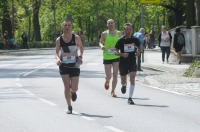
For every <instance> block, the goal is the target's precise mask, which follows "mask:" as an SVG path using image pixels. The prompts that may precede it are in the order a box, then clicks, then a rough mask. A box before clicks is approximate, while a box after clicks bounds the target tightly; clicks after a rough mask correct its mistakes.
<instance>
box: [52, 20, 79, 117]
mask: <svg viewBox="0 0 200 132" xmlns="http://www.w3.org/2000/svg"><path fill="white" fill-rule="evenodd" d="M61 28H62V31H63V34H62V35H61V36H60V37H58V38H57V39H56V55H55V57H56V63H57V65H58V66H59V72H60V75H61V77H62V80H63V84H64V94H65V99H66V101H67V104H68V110H67V114H72V105H71V100H72V101H76V99H77V94H76V92H77V90H78V84H79V75H80V65H81V64H82V63H83V61H82V56H83V45H82V42H81V38H80V37H79V36H78V35H77V34H74V33H72V22H71V21H70V20H66V21H64V22H63V23H62V25H61Z"/></svg>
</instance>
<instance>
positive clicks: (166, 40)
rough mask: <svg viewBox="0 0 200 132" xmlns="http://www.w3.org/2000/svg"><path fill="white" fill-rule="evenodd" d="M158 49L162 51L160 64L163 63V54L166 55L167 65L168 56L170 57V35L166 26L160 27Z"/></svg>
mask: <svg viewBox="0 0 200 132" xmlns="http://www.w3.org/2000/svg"><path fill="white" fill-rule="evenodd" d="M158 41H159V47H160V48H161V51H162V62H163V64H164V62H165V53H166V54H167V56H166V59H167V63H169V55H170V46H171V41H172V35H171V33H170V32H168V31H167V27H166V26H162V31H161V33H160V35H159V37H158Z"/></svg>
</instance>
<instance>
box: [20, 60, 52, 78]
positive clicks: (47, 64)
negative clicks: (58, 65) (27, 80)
mask: <svg viewBox="0 0 200 132" xmlns="http://www.w3.org/2000/svg"><path fill="white" fill-rule="evenodd" d="M53 64H54V63H53V62H50V63H45V64H42V65H40V66H38V67H35V68H33V69H34V70H31V71H29V72H25V73H23V75H22V76H23V77H26V76H28V75H29V74H31V73H33V72H36V71H38V70H40V69H42V68H45V67H48V66H50V65H53Z"/></svg>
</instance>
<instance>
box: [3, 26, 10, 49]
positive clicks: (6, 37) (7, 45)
mask: <svg viewBox="0 0 200 132" xmlns="http://www.w3.org/2000/svg"><path fill="white" fill-rule="evenodd" d="M3 38H4V42H5V44H6V48H7V49H10V44H9V37H8V31H7V30H6V31H5V32H4V34H3Z"/></svg>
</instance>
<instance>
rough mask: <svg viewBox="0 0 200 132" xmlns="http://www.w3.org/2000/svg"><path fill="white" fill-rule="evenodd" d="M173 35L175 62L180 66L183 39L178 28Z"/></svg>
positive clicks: (183, 45)
mask: <svg viewBox="0 0 200 132" xmlns="http://www.w3.org/2000/svg"><path fill="white" fill-rule="evenodd" d="M175 32H176V33H175V34H174V44H173V47H174V49H175V51H176V53H177V61H178V63H179V64H181V56H182V49H183V47H185V37H184V35H183V33H181V30H180V28H179V27H177V28H176V30H175Z"/></svg>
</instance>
